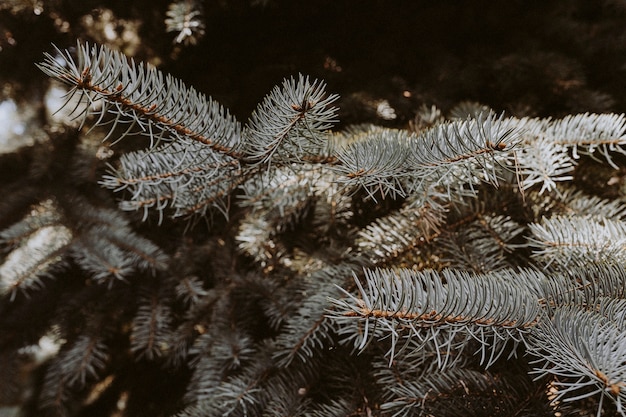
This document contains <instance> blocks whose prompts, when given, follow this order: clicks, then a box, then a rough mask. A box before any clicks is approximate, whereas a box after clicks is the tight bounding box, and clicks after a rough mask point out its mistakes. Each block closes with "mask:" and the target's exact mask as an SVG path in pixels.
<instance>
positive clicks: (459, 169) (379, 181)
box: [333, 115, 518, 199]
mask: <svg viewBox="0 0 626 417" xmlns="http://www.w3.org/2000/svg"><path fill="white" fill-rule="evenodd" d="M510 125H511V122H508V121H504V120H503V118H502V117H501V118H499V119H498V118H496V117H495V116H494V115H488V116H486V117H484V118H483V117H482V116H481V117H480V118H479V119H475V120H473V119H470V120H466V121H461V122H452V123H446V124H440V125H436V126H434V127H433V128H431V129H430V130H428V131H426V132H425V133H423V134H421V135H414V134H409V133H407V132H406V131H399V130H397V131H396V130H390V129H386V130H382V131H381V130H370V131H367V132H366V133H365V134H363V135H362V136H361V137H360V138H359V140H358V141H356V142H354V143H351V144H349V145H347V146H346V147H344V148H342V149H339V150H338V151H337V158H338V160H339V164H338V165H336V166H334V168H333V169H335V170H336V171H337V173H338V174H339V175H340V176H341V177H342V178H341V181H342V182H343V183H345V184H346V185H347V186H349V187H361V188H363V189H365V190H366V191H367V193H368V194H369V195H370V197H374V195H375V193H376V192H380V193H381V195H382V196H383V197H384V196H386V195H390V196H392V197H396V196H400V197H406V196H407V195H408V194H410V193H412V192H416V191H418V190H427V189H429V188H431V187H432V185H438V186H443V187H444V188H446V189H447V190H448V194H447V196H448V198H447V199H450V198H452V191H451V190H452V189H461V188H462V186H463V184H470V187H471V184H473V183H475V182H477V181H479V180H482V181H485V182H489V183H492V184H497V180H498V177H499V174H498V172H497V169H496V167H505V166H506V165H507V164H508V165H510V163H507V160H508V159H510V158H511V154H510V151H511V150H512V149H513V148H514V147H515V146H516V137H517V135H518V133H517V131H516V129H515V128H513V127H511V126H510Z"/></svg>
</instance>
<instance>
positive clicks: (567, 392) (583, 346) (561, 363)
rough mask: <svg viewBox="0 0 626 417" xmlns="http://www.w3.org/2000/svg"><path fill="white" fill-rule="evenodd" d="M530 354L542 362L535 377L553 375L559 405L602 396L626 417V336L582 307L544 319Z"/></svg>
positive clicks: (530, 342) (534, 334) (536, 330)
mask: <svg viewBox="0 0 626 417" xmlns="http://www.w3.org/2000/svg"><path fill="white" fill-rule="evenodd" d="M527 348H528V351H529V352H530V353H532V354H533V355H535V356H537V357H538V358H539V359H538V360H537V361H536V362H535V364H536V365H539V367H536V368H535V369H534V370H533V371H532V373H534V374H536V375H538V376H537V378H541V377H544V376H548V375H550V376H553V377H554V385H555V386H556V387H557V388H558V392H557V397H556V400H561V399H562V400H564V401H566V402H567V401H579V400H581V399H584V398H588V397H593V396H596V395H599V396H600V397H601V398H600V402H599V406H598V407H599V410H598V415H599V413H600V409H601V408H602V401H603V399H604V398H605V397H606V398H609V399H610V400H612V401H613V402H614V404H615V406H616V408H617V412H618V413H620V414H621V415H626V409H624V407H623V403H624V402H625V401H626V362H625V361H624V358H626V333H624V331H623V329H620V328H618V327H616V326H615V324H614V323H612V322H610V321H608V320H607V319H606V318H605V317H602V316H600V315H598V314H597V313H594V312H589V311H581V310H579V309H578V308H576V307H563V308H559V309H557V310H556V312H555V314H554V316H553V317H552V319H550V320H542V322H541V323H540V324H539V326H536V327H535V328H534V329H533V330H532V331H531V335H530V337H529V338H528V340H527Z"/></svg>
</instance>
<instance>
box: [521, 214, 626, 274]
mask: <svg viewBox="0 0 626 417" xmlns="http://www.w3.org/2000/svg"><path fill="white" fill-rule="evenodd" d="M530 230H531V232H532V234H533V237H532V238H531V244H532V245H533V246H535V247H537V250H536V252H535V254H534V256H535V257H536V258H537V259H538V260H540V261H542V262H544V263H545V264H546V265H547V266H550V265H551V264H552V263H554V262H556V263H557V264H560V265H562V266H567V265H576V264H578V265H586V264H593V263H613V262H616V263H619V264H622V263H623V262H624V261H625V260H626V224H624V223H623V222H620V221H615V220H608V219H599V220H594V219H586V218H581V217H566V216H556V217H553V218H550V219H546V218H544V219H543V220H542V221H541V223H533V224H530Z"/></svg>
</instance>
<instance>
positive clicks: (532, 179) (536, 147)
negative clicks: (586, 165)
mask: <svg viewBox="0 0 626 417" xmlns="http://www.w3.org/2000/svg"><path fill="white" fill-rule="evenodd" d="M517 158H518V162H519V165H520V168H521V169H520V174H521V175H522V177H523V179H522V184H521V186H522V188H523V189H524V190H526V189H529V188H531V187H533V186H534V185H538V184H541V189H540V191H539V194H542V193H543V192H544V191H548V192H550V191H552V190H555V189H556V188H557V184H556V183H557V182H564V181H571V180H572V179H573V178H574V177H573V176H572V175H571V174H572V173H573V171H574V161H573V160H572V158H571V157H570V155H569V153H568V149H567V148H566V147H565V146H563V145H560V144H557V143H554V142H553V141H550V140H547V139H545V138H544V139H536V140H535V141H533V143H532V145H530V146H526V147H524V148H523V149H522V150H521V152H518V153H517Z"/></svg>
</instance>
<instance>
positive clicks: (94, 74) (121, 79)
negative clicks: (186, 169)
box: [38, 42, 241, 154]
mask: <svg viewBox="0 0 626 417" xmlns="http://www.w3.org/2000/svg"><path fill="white" fill-rule="evenodd" d="M55 49H56V51H57V53H58V55H59V58H56V57H54V56H52V55H51V54H48V53H46V54H45V59H44V61H43V62H41V63H39V64H38V67H39V68H40V69H41V70H42V71H43V72H44V73H45V74H46V75H48V76H50V77H53V78H56V79H58V80H59V81H62V82H64V83H65V84H67V85H69V86H70V87H71V90H70V93H69V96H68V97H69V98H68V101H67V102H69V101H70V98H71V97H72V96H73V95H74V94H76V93H78V94H81V95H82V96H85V97H87V98H88V100H89V101H90V102H93V103H94V104H95V103H97V104H98V105H100V106H101V107H100V108H99V109H98V108H97V107H94V106H87V107H85V108H83V109H78V111H79V112H80V113H79V114H78V117H83V118H86V117H87V116H89V115H90V114H95V115H96V116H97V121H96V122H95V125H104V124H110V125H111V127H110V129H111V130H110V134H112V133H113V131H114V130H115V128H116V127H117V125H118V124H119V123H124V122H127V123H128V122H129V121H130V123H131V125H130V127H129V128H128V129H127V131H126V133H123V134H122V137H123V136H124V135H126V134H128V133H129V132H130V130H131V128H132V126H134V125H137V126H138V127H139V128H140V129H141V134H143V135H146V136H148V137H150V139H151V143H155V142H156V143H158V142H159V141H160V139H162V138H164V137H165V135H166V134H167V135H171V137H172V138H174V139H176V140H181V141H184V142H191V141H195V142H200V143H203V144H205V145H208V146H209V147H211V148H212V149H214V150H215V151H217V152H221V153H226V154H229V153H232V152H233V151H234V150H235V148H236V146H237V145H238V143H239V141H240V136H241V128H240V125H239V123H238V122H237V121H236V120H235V119H234V118H233V117H232V116H230V115H229V114H228V112H227V111H226V110H224V108H223V107H222V106H221V105H219V104H218V103H216V102H214V101H213V100H212V99H211V98H207V97H206V96H204V95H203V94H201V93H199V92H197V91H196V90H194V89H193V88H189V87H187V86H185V85H184V84H183V83H182V82H181V81H179V80H177V79H175V78H174V77H172V76H170V75H165V76H164V75H163V73H161V72H160V71H159V70H157V69H155V68H154V67H150V66H147V65H144V64H143V63H139V64H135V63H134V61H132V60H131V61H130V62H129V61H128V60H127V58H126V57H125V56H124V55H123V54H122V53H120V52H117V51H113V50H110V49H109V48H107V47H106V46H100V47H99V48H98V47H97V46H92V47H90V46H89V45H88V44H81V43H80V42H79V43H78V44H77V48H76V50H77V58H76V60H75V59H74V58H73V57H72V56H71V54H70V53H69V52H68V51H65V52H63V51H61V50H60V49H59V48H56V47H55ZM107 114H112V115H113V117H114V120H113V121H112V122H110V121H108V120H106V117H105V116H106V115H107ZM127 119H128V120H127ZM120 139H121V137H120Z"/></svg>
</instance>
